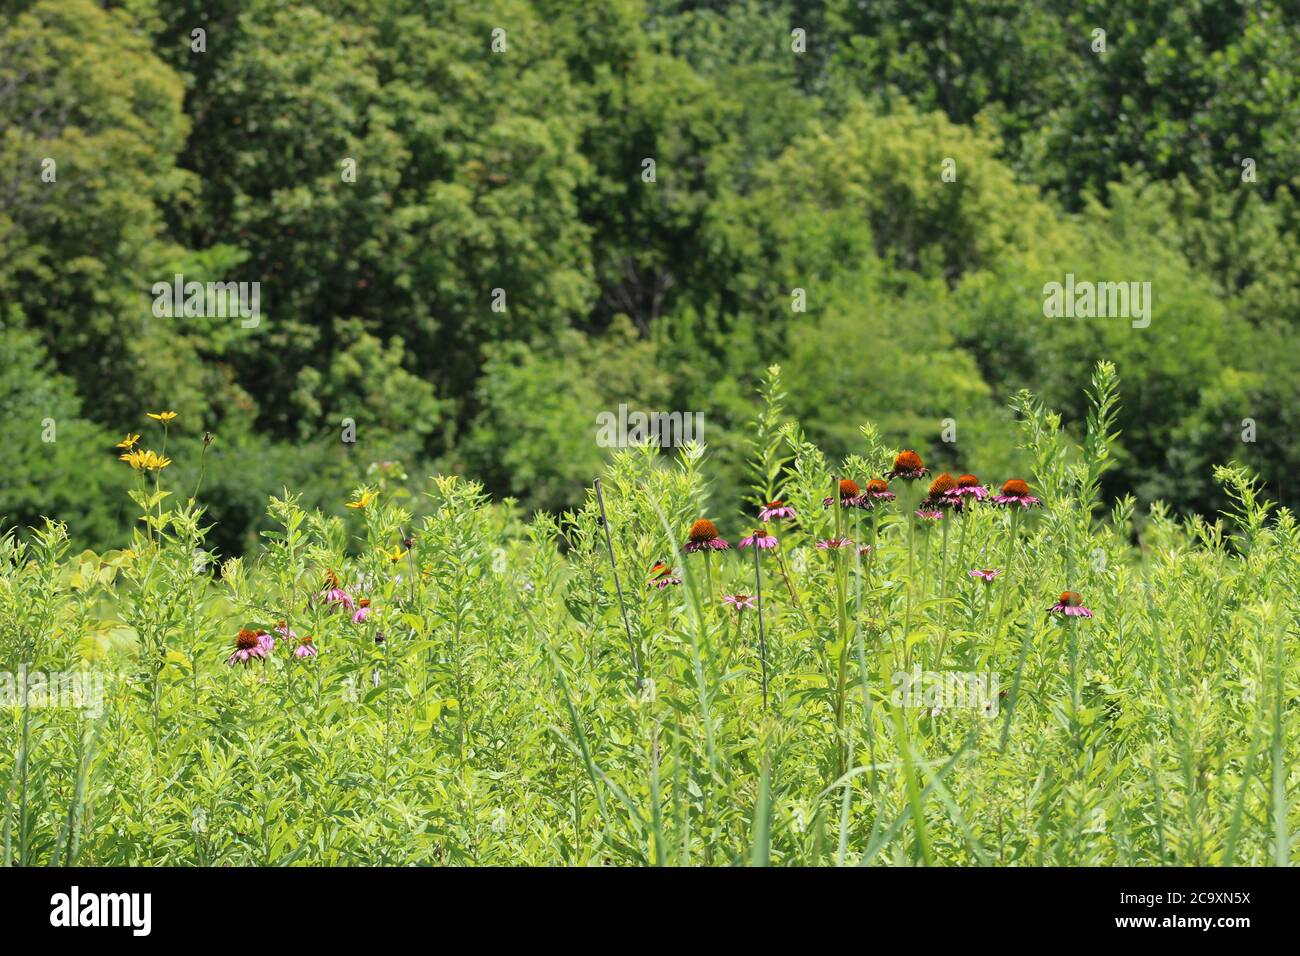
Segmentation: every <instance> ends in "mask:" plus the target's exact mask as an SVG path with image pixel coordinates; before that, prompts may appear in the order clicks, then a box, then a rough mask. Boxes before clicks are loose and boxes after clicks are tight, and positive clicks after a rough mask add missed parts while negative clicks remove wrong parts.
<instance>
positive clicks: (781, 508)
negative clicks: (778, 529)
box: [758, 498, 794, 521]
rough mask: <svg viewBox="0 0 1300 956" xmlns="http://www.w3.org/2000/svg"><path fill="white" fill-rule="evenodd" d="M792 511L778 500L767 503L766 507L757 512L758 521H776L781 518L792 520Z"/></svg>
mask: <svg viewBox="0 0 1300 956" xmlns="http://www.w3.org/2000/svg"><path fill="white" fill-rule="evenodd" d="M793 517H794V509H793V508H791V507H790V506H789V505H788V504H786V503H785V502H783V501H782V500H781V499H780V498H777V499H776V501H772V502H769V503H768V505H767V507H765V508H760V509H759V511H758V520H759V521H778V520H780V519H781V518H793Z"/></svg>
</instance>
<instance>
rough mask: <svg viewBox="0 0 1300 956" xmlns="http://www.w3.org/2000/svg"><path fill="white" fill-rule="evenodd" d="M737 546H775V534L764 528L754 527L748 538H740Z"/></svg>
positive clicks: (765, 547) (763, 547) (764, 547)
mask: <svg viewBox="0 0 1300 956" xmlns="http://www.w3.org/2000/svg"><path fill="white" fill-rule="evenodd" d="M739 547H742V548H762V549H763V550H767V549H768V548H775V547H776V535H774V534H772V533H771V532H770V531H768V530H766V529H765V528H755V529H754V531H753V533H752V534H750V536H749V537H748V538H741V539H740V544H739Z"/></svg>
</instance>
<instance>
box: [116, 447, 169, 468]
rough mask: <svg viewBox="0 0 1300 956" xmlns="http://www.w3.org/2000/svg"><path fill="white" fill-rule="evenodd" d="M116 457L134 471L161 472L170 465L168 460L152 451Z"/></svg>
mask: <svg viewBox="0 0 1300 956" xmlns="http://www.w3.org/2000/svg"><path fill="white" fill-rule="evenodd" d="M117 457H118V459H119V460H121V461H124V462H126V463H127V464H128V465H130V466H131V467H132V468H134V469H135V470H136V471H162V470H163V469H164V468H166V467H167V466H168V465H170V464H171V463H172V460H171V459H170V458H164V457H163V456H162V455H159V454H158V453H157V452H155V451H153V450H148V451H133V452H131V453H130V454H128V455H118V456H117Z"/></svg>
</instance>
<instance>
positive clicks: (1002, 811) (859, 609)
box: [0, 364, 1300, 866]
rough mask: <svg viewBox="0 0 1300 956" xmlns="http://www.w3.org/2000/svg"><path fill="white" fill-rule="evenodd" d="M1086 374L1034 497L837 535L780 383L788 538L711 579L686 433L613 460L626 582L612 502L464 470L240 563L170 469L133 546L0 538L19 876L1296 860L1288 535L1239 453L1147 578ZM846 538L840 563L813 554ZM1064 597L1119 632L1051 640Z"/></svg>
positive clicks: (1073, 622)
mask: <svg viewBox="0 0 1300 956" xmlns="http://www.w3.org/2000/svg"><path fill="white" fill-rule="evenodd" d="M1093 383H1094V384H1093V386H1092V389H1091V400H1090V403H1089V409H1088V413H1087V419H1088V422H1089V425H1088V432H1087V438H1086V439H1085V441H1084V442H1083V444H1082V445H1079V446H1076V445H1074V443H1072V442H1070V441H1069V440H1068V439H1067V438H1066V436H1065V435H1064V433H1063V432H1062V431H1061V419H1060V416H1059V415H1058V414H1056V413H1054V412H1051V411H1050V410H1049V409H1048V407H1047V406H1046V405H1045V404H1044V403H1043V401H1042V400H1041V399H1040V398H1038V397H1036V396H1034V395H1032V394H1030V393H1027V392H1026V393H1022V394H1020V395H1018V396H1016V398H1015V399H1014V402H1013V404H1014V405H1015V407H1016V409H1017V411H1018V413H1019V415H1020V418H1021V421H1020V438H1019V441H1020V444H1021V445H1022V446H1023V449H1024V452H1025V454H1026V455H1027V456H1028V458H1029V460H1031V461H1032V462H1033V463H1034V464H1033V472H1032V475H1031V476H1032V479H1033V482H1034V484H1033V487H1032V490H1033V491H1034V493H1035V494H1036V495H1037V496H1039V497H1040V498H1041V501H1042V505H1041V507H1035V508H1031V509H1021V508H1020V507H1019V506H1018V505H1010V506H999V505H996V504H993V503H990V502H982V503H981V502H973V501H972V502H970V503H968V504H967V506H966V507H964V508H963V509H961V510H960V511H958V510H955V509H951V508H949V509H946V513H945V517H943V518H942V519H940V520H941V522H942V523H941V524H940V525H939V526H937V527H936V526H933V525H931V524H925V525H921V526H918V525H916V524H915V523H914V522H913V519H912V518H911V509H912V504H911V499H912V498H913V497H914V493H915V492H919V491H921V490H922V489H921V488H920V487H914V486H909V484H908V482H907V481H906V479H896V480H894V481H893V482H892V487H893V488H894V490H895V491H897V492H898V493H899V495H900V497H899V499H898V500H895V501H878V502H877V503H876V505H875V506H874V507H871V508H868V509H858V508H831V509H824V508H823V507H822V505H821V500H820V499H821V496H822V495H823V494H824V493H825V492H826V490H827V489H828V488H829V473H830V470H832V469H833V468H834V467H835V466H831V465H830V464H829V463H828V458H827V456H826V455H825V453H824V452H823V451H821V450H820V449H819V448H817V447H816V446H815V445H813V444H811V443H809V442H807V441H806V440H805V439H804V438H803V437H802V435H801V431H800V428H799V425H798V423H797V422H795V421H790V420H783V419H784V418H785V416H784V414H783V413H782V412H781V407H780V406H781V403H780V392H781V384H780V380H779V379H778V376H777V372H776V371H775V370H772V371H770V372H769V377H768V379H767V384H766V385H765V388H764V396H765V401H766V403H767V407H768V410H767V411H766V412H764V413H763V415H762V416H761V417H760V423H759V427H758V429H757V431H756V434H755V436H754V437H755V438H756V439H757V441H758V446H757V447H758V448H759V449H760V454H759V458H760V459H761V460H762V461H772V460H774V459H773V456H776V457H777V458H782V457H786V456H791V460H790V461H789V467H788V468H787V469H785V470H784V472H783V473H784V475H785V476H786V477H785V480H784V484H783V485H782V486H781V491H782V493H783V494H784V496H785V498H786V500H787V501H789V502H790V503H792V504H793V505H794V506H795V507H796V509H797V514H796V515H795V517H793V518H787V519H781V520H777V521H773V522H770V523H769V524H768V525H767V528H768V530H769V531H770V532H771V533H772V534H773V535H774V536H775V537H776V538H778V543H777V546H776V547H775V548H774V549H771V550H765V551H763V552H761V553H759V552H755V551H749V550H743V551H740V552H739V553H737V552H736V551H734V550H733V551H707V552H703V553H685V552H684V550H683V548H682V545H683V543H684V542H685V540H686V535H687V532H688V529H689V528H690V526H691V524H692V522H693V521H694V519H696V518H698V517H699V516H700V515H701V514H705V513H707V511H706V507H707V506H706V500H707V489H706V487H705V480H706V477H707V476H708V474H709V470H710V469H709V468H708V466H707V464H706V463H705V462H704V460H703V450H702V449H701V448H700V447H698V446H693V447H690V448H687V449H684V450H682V451H681V452H680V453H679V454H678V455H677V456H676V458H675V460H673V461H668V460H665V458H664V457H663V456H662V455H659V454H658V453H657V452H656V450H655V449H654V448H653V447H643V448H636V449H628V450H623V451H620V452H618V453H616V454H615V455H614V456H613V458H612V460H611V461H610V462H609V464H608V466H607V467H606V468H605V469H604V471H603V475H602V478H603V480H602V489H603V496H604V505H605V514H606V516H607V518H608V524H607V526H606V527H607V528H608V533H609V539H608V540H609V541H610V542H612V550H613V555H612V561H613V567H612V568H611V564H610V562H611V555H610V551H609V549H608V545H607V543H606V542H607V539H606V528H605V527H602V525H601V521H600V517H601V510H600V508H599V507H598V505H597V502H596V499H595V495H594V492H593V491H591V490H590V489H589V490H588V493H587V497H586V499H585V500H584V502H583V503H582V505H581V506H580V507H579V508H578V509H577V510H574V511H569V512H567V513H565V514H564V515H563V516H562V517H560V518H556V517H555V516H553V515H551V514H549V513H547V512H540V513H538V514H537V515H535V516H534V518H533V519H532V521H531V522H529V523H527V524H526V525H525V524H522V523H521V522H520V521H519V518H518V515H517V513H516V512H515V510H514V509H512V508H509V507H505V506H500V505H493V504H492V503H491V502H490V500H489V498H488V496H487V495H486V494H485V493H484V489H483V486H482V485H480V484H479V483H477V482H474V481H469V480H466V479H463V478H460V477H456V476H451V475H438V476H435V477H434V478H432V479H431V480H430V481H429V482H428V483H423V482H421V483H420V484H419V489H420V491H421V496H420V497H421V498H422V499H423V500H422V501H421V503H420V508H421V511H422V514H421V515H420V516H419V517H416V516H415V515H414V514H413V511H414V510H415V509H414V508H408V507H407V506H406V504H405V503H398V502H397V501H395V500H394V499H395V498H396V495H393V494H390V491H389V490H384V491H381V492H380V493H379V494H378V496H375V495H374V494H373V491H374V488H373V487H371V488H363V489H358V491H357V493H355V494H354V496H353V503H354V504H356V505H358V507H354V508H349V509H346V510H345V511H344V512H343V513H342V514H325V513H322V512H321V511H319V510H317V509H307V508H304V507H303V505H304V501H303V499H302V498H301V497H300V496H298V495H296V494H291V493H284V494H279V495H276V496H274V497H272V498H271V500H270V502H269V507H268V508H267V509H266V519H267V528H266V531H265V532H264V534H263V535H262V542H261V545H260V546H259V547H257V548H255V549H251V550H250V551H249V553H248V554H246V555H245V556H244V557H241V558H231V559H229V560H225V561H224V562H222V563H221V564H220V567H219V573H218V565H217V562H216V561H215V560H213V558H212V556H211V554H210V553H209V552H208V551H207V549H208V548H209V547H210V545H211V541H210V539H209V537H208V534H207V531H208V523H209V522H208V515H207V514H206V512H205V511H204V510H203V505H202V504H201V502H202V501H203V500H204V494H203V493H202V492H201V493H200V495H199V496H198V501H197V502H196V501H195V500H194V499H191V498H189V496H188V494H187V493H186V489H185V486H184V485H178V484H177V483H176V481H175V478H174V474H173V472H172V471H171V470H170V467H169V468H167V469H163V470H162V472H161V473H160V474H159V475H158V476H157V480H156V481H155V480H154V479H153V478H151V477H145V476H141V480H140V481H139V482H138V484H137V486H136V488H135V489H134V490H133V493H132V497H133V499H134V501H135V502H136V505H137V507H138V510H139V517H140V519H141V520H139V521H137V522H136V523H135V524H136V529H135V531H134V533H133V535H132V538H131V540H130V547H129V549H126V550H122V551H109V552H105V553H102V554H96V553H94V552H84V553H74V552H72V551H70V548H69V540H68V536H67V532H66V529H65V528H64V526H63V525H61V524H58V523H54V522H47V523H43V524H42V525H41V527H39V528H38V529H37V530H36V531H35V532H34V533H33V534H32V535H31V536H30V537H29V538H26V539H20V538H18V537H16V536H15V535H14V534H12V533H5V534H3V535H0V694H4V695H5V696H4V698H3V700H2V701H0V791H2V792H3V794H4V799H3V801H0V854H2V856H0V861H2V862H3V864H4V865H23V866H29V865H47V864H56V865H57V864H73V865H202V866H223V865H232V866H239V865H293V864H298V865H362V864H365V865H374V864H377V863H378V864H388V865H427V864H478V865H493V864H500V865H520V864H525V865H561V864H565V865H611V864H622V865H719V866H720V865H746V864H748V865H767V864H775V865H854V864H880V865H903V864H920V863H924V864H929V865H935V864H985V865H990V864H998V865H1044V864H1050V865H1091V866H1103V865H1172V866H1178V865H1188V866H1209V865H1266V864H1275V865H1288V864H1294V863H1296V862H1297V850H1296V848H1295V846H1294V844H1293V842H1292V840H1291V839H1290V834H1291V833H1293V832H1294V831H1295V829H1296V826H1297V824H1298V823H1300V803H1298V802H1297V801H1294V800H1292V799H1291V797H1292V796H1293V795H1294V793H1295V787H1296V785H1295V781H1294V776H1295V774H1294V771H1293V769H1292V768H1293V767H1294V764H1295V759H1296V741H1297V730H1298V729H1300V728H1297V716H1296V714H1295V713H1294V708H1292V707H1289V706H1288V694H1289V688H1292V687H1294V685H1295V681H1296V679H1297V677H1300V673H1297V668H1298V666H1300V665H1297V663H1296V654H1295V651H1296V642H1297V640H1298V639H1300V618H1298V617H1297V609H1296V606H1295V602H1294V601H1293V600H1292V595H1294V593H1295V591H1296V587H1297V585H1298V584H1300V581H1298V580H1297V576H1296V563H1295V560H1294V556H1295V552H1296V548H1297V547H1298V546H1300V528H1297V525H1296V522H1295V517H1294V515H1293V514H1292V512H1291V511H1290V510H1288V509H1286V508H1277V507H1276V506H1275V505H1274V504H1273V502H1271V501H1269V500H1267V498H1266V496H1265V494H1264V492H1263V489H1261V488H1260V486H1259V484H1258V482H1257V480H1256V479H1255V478H1254V476H1253V475H1252V474H1251V473H1250V471H1249V470H1248V469H1246V468H1245V467H1243V466H1240V465H1234V466H1225V467H1222V468H1219V469H1217V471H1216V480H1217V481H1219V482H1221V483H1222V485H1223V488H1224V491H1225V494H1226V495H1227V497H1228V499H1229V500H1230V501H1231V506H1230V508H1229V509H1228V511H1227V512H1225V514H1224V515H1223V516H1222V517H1221V518H1219V519H1216V520H1215V521H1213V522H1209V521H1206V520H1204V519H1201V518H1193V519H1191V520H1189V521H1186V522H1180V521H1178V520H1177V519H1175V518H1172V517H1171V516H1170V515H1169V514H1168V511H1167V509H1165V508H1164V507H1156V508H1154V509H1152V512H1151V515H1150V519H1149V522H1148V524H1147V525H1146V527H1145V529H1144V530H1143V531H1142V532H1141V539H1140V544H1141V546H1142V547H1141V549H1140V551H1135V549H1134V548H1133V547H1132V544H1131V535H1132V534H1133V533H1134V531H1135V529H1134V527H1133V524H1132V520H1133V513H1132V502H1131V500H1130V501H1129V502H1128V503H1127V504H1126V505H1122V506H1120V507H1117V508H1116V509H1114V510H1113V511H1112V512H1111V513H1110V514H1109V515H1108V516H1094V515H1093V513H1092V505H1094V504H1095V500H1096V492H1097V480H1098V478H1099V476H1100V474H1101V473H1102V472H1103V471H1104V470H1105V465H1106V463H1107V462H1108V461H1109V459H1110V455H1109V452H1108V448H1109V447H1110V446H1111V445H1112V443H1113V442H1114V441H1115V434H1114V430H1113V429H1114V424H1113V423H1114V421H1115V419H1116V415H1115V413H1116V411H1117V409H1116V404H1115V403H1116V400H1117V382H1116V376H1115V369H1114V367H1112V366H1110V365H1106V364H1103V365H1100V366H1098V367H1097V368H1096V369H1095V370H1094V378H1093ZM774 434H775V435H776V436H778V437H779V439H780V442H781V444H780V445H779V447H775V448H773V447H772V442H771V439H772V438H773V435H774ZM862 438H863V439H864V441H865V445H866V454H865V456H864V457H862V458H861V459H860V467H862V468H864V469H866V470H868V471H870V470H873V469H875V468H878V467H879V463H880V462H881V461H882V460H883V459H884V457H885V456H886V455H887V452H886V449H885V448H884V447H883V446H882V445H881V443H880V440H879V437H878V433H877V430H876V428H875V426H874V425H868V426H867V427H865V428H864V429H863V432H862ZM178 454H182V453H178ZM183 454H186V455H188V454H190V452H188V451H187V452H184V453H183ZM186 464H189V463H188V462H184V461H182V462H178V466H179V465H186ZM770 473H771V472H770V471H769V470H768V469H767V467H766V466H764V467H763V468H762V474H761V475H760V476H759V477H760V480H764V479H763V476H764V475H768V474H770ZM772 487H774V486H773V485H770V484H769V485H764V486H762V490H763V492H764V495H767V494H769V493H770V489H771V488H772ZM753 521H754V519H753V518H752V517H751V518H749V519H747V521H746V523H745V524H743V525H737V524H735V523H724V524H723V528H722V530H723V533H724V535H726V536H728V537H730V538H731V539H732V541H733V542H735V541H736V539H737V538H738V537H739V534H748V533H749V529H750V528H751V527H753ZM949 525H952V526H953V528H952V531H951V534H950V533H949V530H948V526H949ZM733 529H734V530H735V532H738V533H733ZM832 529H833V530H834V531H835V532H838V533H840V534H843V535H845V536H848V537H851V538H852V542H851V543H852V545H854V546H849V547H844V548H840V549H833V548H831V549H827V548H821V549H819V548H817V547H816V546H815V542H816V541H818V540H819V539H824V538H825V537H827V536H828V533H829V532H830V531H831V530H832ZM863 542H870V544H871V545H872V547H871V548H870V550H867V551H865V553H864V552H860V551H859V550H858V548H857V547H856V545H858V544H859V543H863ZM755 554H758V555H759V556H758V559H757V563H756V562H755ZM656 561H666V562H668V563H670V564H671V565H672V566H673V569H674V575H673V576H674V578H676V579H678V580H680V582H681V583H679V584H674V583H669V584H668V585H666V586H664V587H654V586H651V584H652V583H653V581H650V582H648V581H647V578H648V577H650V573H651V572H650V568H651V566H652V565H653V564H654V562H656ZM971 565H974V566H976V567H985V566H990V565H993V566H995V567H997V568H998V569H999V570H1000V571H1001V572H1002V573H1001V574H1000V575H999V576H997V577H995V578H994V579H993V581H992V582H984V581H981V580H977V579H974V578H972V577H971V576H970V575H969V574H968V571H967V569H968V567H969V566H971ZM612 572H617V574H618V576H619V580H620V581H621V586H622V599H621V600H620V598H619V597H618V596H617V595H616V590H615V587H616V586H615V581H614V577H613V573H612ZM759 574H761V575H762V578H761V582H760V581H759V580H758V579H757V578H756V575H759ZM759 590H761V592H762V597H761V598H760V600H759V603H758V606H757V608H753V607H746V608H743V609H737V608H734V607H732V606H729V605H726V604H724V603H723V602H722V601H721V596H722V594H747V595H748V594H754V593H756V592H758V591H759ZM1062 590H1071V591H1077V592H1080V593H1081V595H1082V598H1083V602H1084V606H1086V607H1088V608H1089V609H1090V610H1091V613H1092V616H1091V617H1067V616H1063V615H1061V614H1059V613H1048V614H1044V608H1046V607H1048V606H1050V605H1053V603H1054V602H1055V600H1056V597H1057V594H1058V593H1059V592H1060V591H1062ZM363 599H364V600H365V601H366V602H367V603H366V604H365V605H364V613H361V609H362V607H363V605H362V604H361V601H362V600H363ZM624 609H625V613H626V618H624V616H623V614H624ZM759 613H761V614H762V619H761V620H762V628H763V629H762V631H761V632H760V631H759V629H758V618H757V615H758V614H759ZM629 631H630V633H631V639H632V641H633V647H634V648H635V649H636V659H637V661H638V662H639V672H640V673H639V674H638V669H637V668H634V666H633V655H632V653H631V649H630V648H629V646H628V643H627V640H628V632H629ZM241 632H242V633H241ZM258 632H261V634H260V635H259V633H258ZM760 635H761V636H760ZM308 636H310V640H307V638H308ZM272 640H273V641H274V643H273V644H272V643H271V641H272ZM240 650H243V651H244V652H245V653H244V655H243V657H244V658H246V659H241V657H240V656H239V654H238V652H239V651H240ZM252 650H256V653H253V654H250V653H247V652H249V651H252ZM20 667H23V668H25V671H23V673H25V674H26V675H29V676H30V677H31V679H30V680H25V681H24V682H23V683H22V684H19V683H18V682H17V681H16V680H15V676H16V675H17V674H18V673H19V672H20V671H19V668H20ZM65 674H71V675H75V676H76V677H77V679H78V680H79V681H82V683H79V684H77V685H75V686H74V685H73V684H72V683H71V682H70V681H68V680H65V679H64V678H63V677H62V676H60V675H65ZM36 675H39V677H37V676H36ZM87 677H89V678H90V683H89V684H86V683H84V681H85V679H86V678H87ZM957 677H959V678H961V679H963V680H965V679H976V678H977V679H980V680H983V681H985V683H983V684H979V683H974V682H972V683H968V684H961V685H958V684H956V683H952V682H951V679H954V678H957ZM917 679H919V680H920V681H921V682H922V683H921V684H920V685H919V686H918V685H915V684H908V683H907V682H909V681H914V680H917ZM97 688H98V689H99V692H97Z"/></svg>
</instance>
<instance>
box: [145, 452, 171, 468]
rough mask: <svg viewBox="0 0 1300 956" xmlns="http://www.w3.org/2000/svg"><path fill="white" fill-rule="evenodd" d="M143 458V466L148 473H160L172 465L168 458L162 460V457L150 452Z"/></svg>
mask: <svg viewBox="0 0 1300 956" xmlns="http://www.w3.org/2000/svg"><path fill="white" fill-rule="evenodd" d="M144 457H145V462H144V466H145V468H147V469H149V471H162V470H163V469H164V468H166V467H167V466H168V465H170V464H171V463H172V460H171V459H170V458H164V457H163V456H162V455H158V454H155V453H154V452H152V451H147V452H145V453H144Z"/></svg>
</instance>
